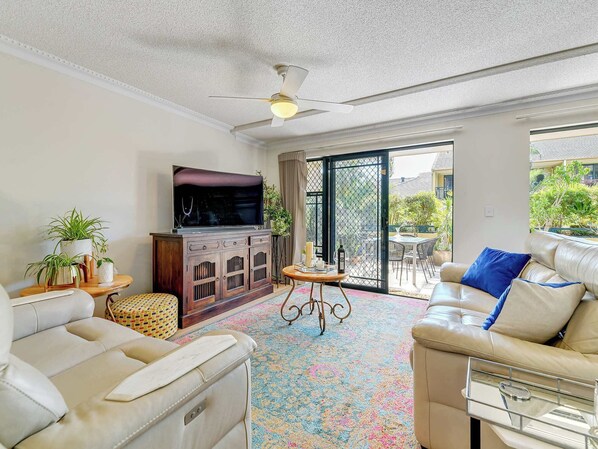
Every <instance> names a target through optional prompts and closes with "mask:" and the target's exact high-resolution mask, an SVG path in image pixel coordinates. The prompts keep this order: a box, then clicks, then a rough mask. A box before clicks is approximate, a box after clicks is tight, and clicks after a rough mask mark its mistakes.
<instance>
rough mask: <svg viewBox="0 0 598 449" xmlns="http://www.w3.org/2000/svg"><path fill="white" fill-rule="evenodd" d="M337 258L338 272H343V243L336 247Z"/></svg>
mask: <svg viewBox="0 0 598 449" xmlns="http://www.w3.org/2000/svg"><path fill="white" fill-rule="evenodd" d="M337 260H338V272H339V273H344V272H345V248H343V244H342V243H341V246H340V247H339V248H338V253H337Z"/></svg>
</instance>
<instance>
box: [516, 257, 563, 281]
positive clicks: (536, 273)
mask: <svg viewBox="0 0 598 449" xmlns="http://www.w3.org/2000/svg"><path fill="white" fill-rule="evenodd" d="M555 276H558V275H557V274H556V271H554V270H553V269H552V268H548V267H547V266H544V265H542V264H541V263H539V262H537V261H535V260H533V259H532V260H530V261H529V263H528V264H527V265H526V266H525V268H524V269H523V271H522V272H521V274H520V275H519V277H520V278H521V279H526V280H528V281H532V282H551V281H550V279H553V278H554V277H555ZM562 282H565V281H562Z"/></svg>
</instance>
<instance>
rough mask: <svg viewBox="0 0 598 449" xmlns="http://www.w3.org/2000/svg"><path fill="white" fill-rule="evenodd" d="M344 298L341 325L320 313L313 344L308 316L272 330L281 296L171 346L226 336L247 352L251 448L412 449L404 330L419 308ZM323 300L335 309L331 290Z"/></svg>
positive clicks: (402, 301) (388, 300) (336, 295)
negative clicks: (245, 342) (241, 342)
mask: <svg viewBox="0 0 598 449" xmlns="http://www.w3.org/2000/svg"><path fill="white" fill-rule="evenodd" d="M346 292H347V295H348V296H349V300H350V301H351V304H352V306H353V311H352V313H351V315H350V316H349V317H348V318H347V319H346V320H345V321H344V322H343V323H342V324H341V323H339V322H338V320H337V319H335V318H334V317H333V316H332V315H329V314H328V313H327V315H326V319H327V322H326V332H325V333H324V335H322V336H320V329H319V326H318V318H317V312H314V314H313V315H304V316H302V317H300V318H299V319H298V320H297V321H295V322H294V323H293V324H292V325H291V326H289V325H288V324H287V323H286V322H285V321H283V320H282V318H281V317H280V305H281V304H282V302H283V301H284V298H285V296H286V293H285V294H282V295H280V296H277V297H274V298H272V299H270V300H268V301H266V302H264V303H262V304H259V305H256V306H254V307H252V308H250V309H247V310H245V311H242V312H240V313H238V314H236V315H233V316H231V317H229V318H226V319H224V320H222V321H219V322H217V323H215V324H211V325H210V326H207V327H205V328H203V329H200V330H198V331H195V332H193V333H191V334H187V335H185V336H183V337H180V338H178V339H177V340H176V343H179V344H182V343H186V342H188V341H190V340H193V339H195V338H198V337H200V336H201V335H202V334H204V333H205V332H208V331H210V330H214V329H234V330H238V331H242V332H245V333H246V334H248V335H250V336H251V337H253V339H254V340H255V341H256V342H257V345H258V347H257V350H256V352H255V355H254V356H253V358H252V362H251V363H252V371H253V375H252V419H253V447H254V448H257V449H281V448H293V449H340V448H350V449H365V448H373V449H382V448H417V447H419V446H418V445H417V443H416V441H415V437H414V435H413V416H412V415H413V394H412V384H413V383H412V372H411V368H410V366H409V351H410V349H411V344H412V340H411V332H410V330H411V327H412V325H413V324H414V323H415V321H416V320H417V319H418V318H419V317H420V316H422V314H423V312H424V309H425V307H426V305H427V302H426V301H422V300H418V299H410V298H404V297H396V296H390V295H381V294H376V293H369V292H362V291H357V290H346ZM308 295H309V289H308V288H307V287H306V286H303V287H301V288H299V289H297V290H296V291H295V292H294V293H293V297H292V298H291V300H290V301H293V300H294V301H295V304H297V303H299V304H302V303H303V302H304V301H305V300H306V299H307V296H308ZM324 297H325V299H326V300H328V301H329V302H331V303H334V302H342V299H341V296H340V292H339V291H338V289H337V288H336V287H325V288H324ZM289 303H290V302H289ZM306 309H307V308H306ZM306 309H304V311H305V310H306ZM329 317H330V318H329Z"/></svg>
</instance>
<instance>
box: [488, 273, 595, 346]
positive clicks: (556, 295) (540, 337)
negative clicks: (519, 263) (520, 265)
mask: <svg viewBox="0 0 598 449" xmlns="http://www.w3.org/2000/svg"><path fill="white" fill-rule="evenodd" d="M585 291H586V289H585V286H584V285H583V284H582V283H579V282H575V283H562V284H539V283H535V282H530V281H526V280H524V279H519V278H518V279H514V280H513V282H512V283H511V286H510V287H509V288H508V289H507V290H506V291H505V292H504V293H503V295H502V296H501V297H500V299H499V300H498V303H497V304H496V307H495V309H494V310H493V311H492V313H491V314H490V316H489V317H488V318H487V319H486V321H485V322H484V325H483V326H482V327H483V328H484V329H487V330H491V331H492V332H498V333H500V334H504V335H509V336H511V337H515V338H519V339H521V340H526V341H531V342H535V343H546V342H547V341H548V340H550V339H551V338H553V337H555V336H556V335H557V334H558V333H559V331H560V330H561V329H563V327H564V326H565V325H566V324H567V322H568V321H569V319H570V318H571V315H573V312H575V309H576V308H577V306H578V304H579V302H580V301H581V298H582V297H583V295H584V293H585Z"/></svg>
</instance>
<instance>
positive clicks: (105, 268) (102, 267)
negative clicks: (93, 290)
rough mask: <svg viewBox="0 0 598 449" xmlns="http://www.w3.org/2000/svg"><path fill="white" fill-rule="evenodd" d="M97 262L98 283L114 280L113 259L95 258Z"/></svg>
mask: <svg viewBox="0 0 598 449" xmlns="http://www.w3.org/2000/svg"><path fill="white" fill-rule="evenodd" d="M96 261H97V264H98V283H99V284H106V283H108V282H112V281H113V280H114V261H113V260H112V259H110V258H109V257H101V258H100V259H97V260H96Z"/></svg>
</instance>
